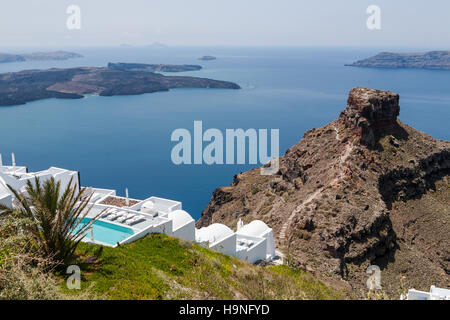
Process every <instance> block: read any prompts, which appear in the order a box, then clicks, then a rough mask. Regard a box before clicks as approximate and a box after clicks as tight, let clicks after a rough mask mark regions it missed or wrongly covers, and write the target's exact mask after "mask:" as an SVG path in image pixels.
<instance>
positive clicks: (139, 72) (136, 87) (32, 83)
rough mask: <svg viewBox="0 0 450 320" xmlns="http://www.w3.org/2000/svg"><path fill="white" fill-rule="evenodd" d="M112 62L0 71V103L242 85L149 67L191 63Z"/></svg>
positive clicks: (225, 87) (174, 68) (15, 103)
mask: <svg viewBox="0 0 450 320" xmlns="http://www.w3.org/2000/svg"><path fill="white" fill-rule="evenodd" d="M109 66H110V67H103V68H99V67H79V68H68V69H57V68H54V69H48V70H25V71H20V72H10V73H3V74H0V106H12V105H20V104H24V103H27V102H30V101H35V100H41V99H47V98H61V99H79V98H83V97H84V95H86V94H96V95H100V96H116V95H137V94H143V93H152V92H159V91H168V90H170V89H174V88H221V89H240V87H239V85H237V84H235V83H233V82H228V81H219V80H212V79H207V78H198V77H187V76H165V75H162V74H160V73H156V72H152V71H148V70H154V69H157V68H159V69H166V70H167V68H169V69H171V70H172V72H175V71H173V70H186V69H187V68H191V69H192V66H188V67H186V66H173V65H172V66H167V65H156V66H159V67H154V66H155V65H143V64H124V63H121V64H109ZM152 66H153V67H152ZM194 69H196V67H194Z"/></svg>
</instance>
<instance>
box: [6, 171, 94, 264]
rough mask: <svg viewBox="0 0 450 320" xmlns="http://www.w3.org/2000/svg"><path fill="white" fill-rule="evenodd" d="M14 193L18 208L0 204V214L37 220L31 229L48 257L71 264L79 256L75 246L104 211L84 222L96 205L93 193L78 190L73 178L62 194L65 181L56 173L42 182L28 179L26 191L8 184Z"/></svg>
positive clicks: (33, 238) (29, 231)
mask: <svg viewBox="0 0 450 320" xmlns="http://www.w3.org/2000/svg"><path fill="white" fill-rule="evenodd" d="M8 188H9V189H10V190H11V192H12V193H13V194H14V197H15V200H14V204H15V206H14V208H9V207H7V206H5V205H2V204H0V217H1V216H4V215H8V214H11V213H16V214H18V216H19V217H21V218H28V219H31V220H32V221H35V223H32V224H30V225H29V226H27V229H26V230H24V232H27V233H28V235H29V236H30V238H31V239H32V240H34V241H35V242H36V244H37V245H38V246H39V248H40V249H41V250H42V253H43V254H44V256H46V257H50V258H52V259H53V260H54V261H55V262H57V263H62V264H64V265H67V264H69V263H70V262H71V261H72V260H73V259H74V257H75V250H76V248H77V246H78V244H79V243H80V241H81V240H82V239H83V237H84V235H85V234H86V232H87V231H88V230H89V229H90V228H91V226H92V224H93V223H94V222H95V221H96V220H97V219H98V217H99V216H100V214H101V212H100V213H99V214H98V215H97V216H95V217H94V218H92V219H90V220H89V222H88V223H86V224H83V223H82V220H83V218H85V217H86V216H87V215H88V213H89V211H90V210H91V208H92V206H90V207H88V204H89V202H90V199H91V196H92V195H89V196H85V193H86V188H83V189H81V190H80V191H79V192H78V187H77V186H76V185H73V186H72V179H71V180H70V182H69V184H68V186H67V188H66V189H65V190H64V192H63V193H62V194H60V190H61V182H60V181H58V182H56V181H55V179H54V178H53V177H52V178H50V179H48V180H45V181H44V183H43V184H41V182H40V180H39V178H38V177H36V179H35V181H34V185H33V183H31V181H30V180H28V181H27V185H26V189H25V190H26V195H25V194H24V193H23V192H22V191H17V190H15V189H14V188H12V187H11V186H10V185H8Z"/></svg>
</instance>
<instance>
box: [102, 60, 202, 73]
mask: <svg viewBox="0 0 450 320" xmlns="http://www.w3.org/2000/svg"><path fill="white" fill-rule="evenodd" d="M108 68H109V69H113V70H122V71H145V72H184V71H197V70H201V69H202V66H199V65H192V64H181V65H179V64H145V63H122V62H119V63H111V62H110V63H108Z"/></svg>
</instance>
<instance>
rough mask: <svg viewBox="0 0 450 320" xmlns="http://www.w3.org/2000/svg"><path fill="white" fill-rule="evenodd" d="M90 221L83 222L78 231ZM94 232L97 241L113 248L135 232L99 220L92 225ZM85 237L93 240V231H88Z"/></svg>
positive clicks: (85, 219) (88, 219) (86, 219)
mask: <svg viewBox="0 0 450 320" xmlns="http://www.w3.org/2000/svg"><path fill="white" fill-rule="evenodd" d="M90 220H91V219H90V218H84V219H83V220H81V223H80V224H79V225H78V228H77V229H78V230H79V228H82V227H83V226H84V225H85V224H86V223H88V222H89V221H90ZM92 231H93V236H94V240H95V241H98V242H102V243H105V244H109V245H112V246H113V245H116V244H117V242H121V241H123V240H125V239H126V238H128V237H130V236H132V235H133V234H134V231H133V230H132V229H130V228H127V227H122V226H119V225H116V224H112V223H108V222H105V221H98V220H97V221H95V222H94V223H93V224H92ZM85 237H86V238H88V239H91V231H87V232H86V235H85Z"/></svg>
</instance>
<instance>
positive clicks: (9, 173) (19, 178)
mask: <svg viewBox="0 0 450 320" xmlns="http://www.w3.org/2000/svg"><path fill="white" fill-rule="evenodd" d="M36 177H38V178H39V179H40V181H41V182H43V181H45V180H47V179H49V178H51V177H53V178H55V180H56V181H60V182H61V194H62V193H63V192H64V190H65V189H66V187H67V186H68V185H69V182H70V181H71V180H72V186H77V187H78V188H79V175H78V172H77V171H70V170H66V169H60V168H55V167H51V168H49V169H47V170H43V171H38V172H28V169H27V168H26V167H21V166H16V164H15V157H14V154H12V165H11V166H4V165H3V163H2V160H1V155H0V202H1V203H3V204H6V205H9V206H11V205H12V193H11V191H10V190H9V188H8V185H9V186H11V187H12V188H14V189H15V190H19V191H21V192H23V193H24V194H26V185H27V181H30V182H31V183H33V184H34V181H35V178H36Z"/></svg>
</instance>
